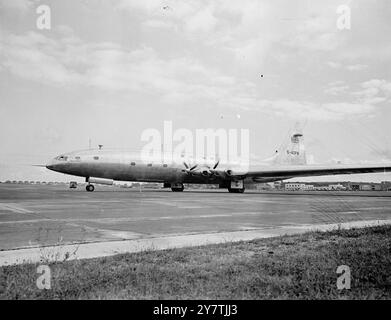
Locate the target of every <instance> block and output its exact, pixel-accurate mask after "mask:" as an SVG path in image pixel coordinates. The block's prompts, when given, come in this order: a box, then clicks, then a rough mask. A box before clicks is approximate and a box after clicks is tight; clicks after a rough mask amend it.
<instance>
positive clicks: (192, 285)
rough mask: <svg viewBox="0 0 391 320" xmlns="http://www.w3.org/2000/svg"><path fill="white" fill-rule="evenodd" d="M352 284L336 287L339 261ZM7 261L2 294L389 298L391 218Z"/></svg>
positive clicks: (42, 296)
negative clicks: (39, 261) (103, 254)
mask: <svg viewBox="0 0 391 320" xmlns="http://www.w3.org/2000/svg"><path fill="white" fill-rule="evenodd" d="M339 265H348V266H349V267H350V269H351V289H350V290H347V289H343V290H338V289H337V285H336V283H337V277H338V276H339V275H338V274H337V273H336V270H337V267H338V266H339ZM36 268H37V265H35V264H25V265H19V266H7V267H1V268H0V298H1V299H390V298H391V226H378V227H371V228H362V229H351V230H335V231H331V232H310V233H306V234H304V235H297V236H282V237H277V238H271V239H259V240H254V241H249V242H238V243H226V244H220V245H209V246H203V247H195V248H183V249H172V250H164V251H148V252H142V253H135V254H122V255H117V256H113V257H107V258H97V259H90V260H77V261H66V262H56V263H52V264H50V268H51V273H52V280H51V284H52V288H51V289H50V290H39V289H38V288H37V287H36V284H35V283H36V279H37V278H38V276H39V275H38V274H37V273H36Z"/></svg>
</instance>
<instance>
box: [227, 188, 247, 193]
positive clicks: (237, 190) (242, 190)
mask: <svg viewBox="0 0 391 320" xmlns="http://www.w3.org/2000/svg"><path fill="white" fill-rule="evenodd" d="M228 191H229V192H230V193H243V192H244V188H242V189H232V188H228Z"/></svg>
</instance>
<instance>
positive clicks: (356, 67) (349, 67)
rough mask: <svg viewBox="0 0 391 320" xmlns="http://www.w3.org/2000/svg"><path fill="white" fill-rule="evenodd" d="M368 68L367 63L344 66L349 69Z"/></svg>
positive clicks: (360, 69)
mask: <svg viewBox="0 0 391 320" xmlns="http://www.w3.org/2000/svg"><path fill="white" fill-rule="evenodd" d="M367 68H368V65H366V64H353V65H349V66H346V69H347V70H349V71H362V70H365V69H367Z"/></svg>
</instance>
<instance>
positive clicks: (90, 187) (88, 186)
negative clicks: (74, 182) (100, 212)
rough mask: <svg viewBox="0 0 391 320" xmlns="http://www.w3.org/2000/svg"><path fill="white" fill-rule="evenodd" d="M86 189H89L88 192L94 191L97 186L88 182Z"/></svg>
mask: <svg viewBox="0 0 391 320" xmlns="http://www.w3.org/2000/svg"><path fill="white" fill-rule="evenodd" d="M86 190H87V191H88V192H92V191H94V190H95V187H94V185H92V184H87V185H86Z"/></svg>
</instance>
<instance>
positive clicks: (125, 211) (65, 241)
mask: <svg viewBox="0 0 391 320" xmlns="http://www.w3.org/2000/svg"><path fill="white" fill-rule="evenodd" d="M390 195H391V194H390ZM390 220H391V197H390V196H389V194H388V193H382V194H378V196H376V193H375V192H373V193H370V194H369V195H368V194H367V195H366V194H360V193H356V194H354V195H352V194H351V193H344V192H340V193H329V194H325V193H322V194H284V193H258V192H246V193H244V194H230V193H228V192H223V191H191V190H189V191H185V192H183V193H179V192H175V193H173V192H171V191H168V190H143V191H141V192H140V191H139V190H134V189H123V188H118V187H100V186H97V187H96V191H94V192H92V193H91V192H86V191H85V190H84V188H82V187H80V188H78V189H76V190H74V189H69V188H68V187H67V186H65V185H53V186H45V185H23V184H20V185H19V184H0V250H1V251H0V265H6V264H13V263H21V262H23V260H28V261H32V262H36V261H39V260H40V259H42V258H44V259H49V260H50V259H55V258H56V259H57V258H59V257H64V256H66V257H69V258H91V257H99V256H104V255H112V254H116V253H124V252H135V251H140V250H146V249H166V248H172V247H181V246H189V245H201V244H208V243H221V242H225V241H238V240H251V239H254V238H261V237H267V236H276V235H280V234H292V233H299V232H303V231H306V230H311V229H322V230H327V229H330V228H334V227H336V226H343V227H349V226H363V225H374V224H379V223H389V222H390Z"/></svg>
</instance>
